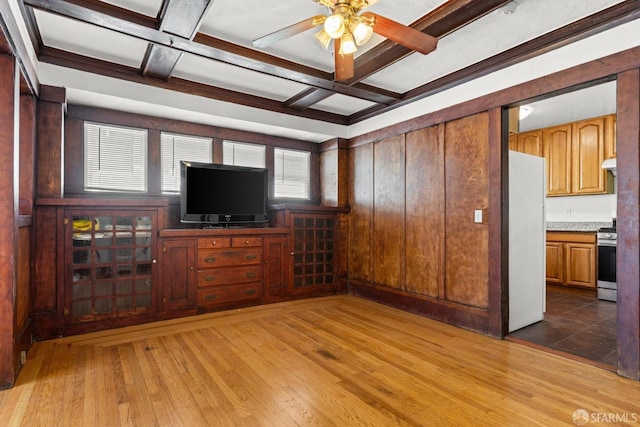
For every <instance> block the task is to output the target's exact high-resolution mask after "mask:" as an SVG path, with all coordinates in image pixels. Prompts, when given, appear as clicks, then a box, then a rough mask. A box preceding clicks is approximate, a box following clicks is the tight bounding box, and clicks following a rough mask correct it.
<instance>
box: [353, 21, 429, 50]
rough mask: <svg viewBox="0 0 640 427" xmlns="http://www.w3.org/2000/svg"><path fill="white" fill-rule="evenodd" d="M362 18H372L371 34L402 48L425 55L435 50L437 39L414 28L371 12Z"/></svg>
mask: <svg viewBox="0 0 640 427" xmlns="http://www.w3.org/2000/svg"><path fill="white" fill-rule="evenodd" d="M362 16H366V17H368V18H373V19H374V20H375V21H374V24H373V32H374V33H376V34H380V35H381V36H383V37H386V38H388V39H389V40H392V41H394V42H396V43H398V44H400V45H402V46H405V47H408V48H409V49H412V50H415V51H416V52H420V53H422V54H424V55H426V54H427V53H429V52H432V51H434V50H435V49H436V46H437V44H438V39H437V38H435V37H433V36H430V35H429V34H425V33H423V32H421V31H418V30H416V29H414V28H411V27H407V26H406V25H403V24H401V23H399V22H396V21H393V20H391V19H389V18H385V17H384V16H381V15H377V14H375V13H371V12H365V13H363V14H362Z"/></svg>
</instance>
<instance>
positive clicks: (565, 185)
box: [509, 114, 616, 196]
mask: <svg viewBox="0 0 640 427" xmlns="http://www.w3.org/2000/svg"><path fill="white" fill-rule="evenodd" d="M615 132H616V116H615V114H611V115H608V116H602V117H596V118H593V119H587V120H581V121H578V122H573V123H567V124H562V125H558V126H551V127H548V128H544V129H539V130H533V131H527V132H521V133H518V134H511V135H509V149H510V150H514V151H519V152H521V153H527V154H533V155H537V156H544V158H545V163H546V177H547V196H571V195H582V194H607V193H611V192H613V180H612V179H610V177H609V174H608V173H607V171H606V170H604V169H602V162H603V161H604V160H605V159H609V158H614V157H616V135H615Z"/></svg>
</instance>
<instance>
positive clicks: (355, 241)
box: [348, 113, 500, 333]
mask: <svg viewBox="0 0 640 427" xmlns="http://www.w3.org/2000/svg"><path fill="white" fill-rule="evenodd" d="M488 155H489V115H488V114H487V113H480V114H476V115H473V116H469V117H465V118H462V119H459V120H454V121H450V122H447V123H443V124H440V125H436V126H432V127H428V128H424V129H420V130H416V131H413V132H410V133H407V134H404V133H403V134H399V135H396V136H392V137H387V138H384V139H382V140H380V141H377V142H375V143H371V144H365V145H361V146H357V147H354V148H352V149H351V150H350V157H351V160H350V162H349V165H350V170H349V179H348V181H349V187H350V188H349V195H350V206H351V213H350V215H349V242H348V245H349V279H350V285H351V291H352V293H354V294H357V295H361V296H366V297H371V298H374V299H380V300H384V301H385V302H387V303H391V304H394V305H400V306H403V307H405V308H406V307H407V306H408V305H409V306H410V308H411V309H412V310H413V311H418V312H421V313H423V314H426V315H429V316H432V317H435V318H440V319H443V320H444V319H447V320H448V321H450V322H452V323H456V324H459V325H460V326H464V327H469V328H472V329H475V330H479V331H481V332H483V333H487V332H488V330H487V328H488V320H487V319H488V314H487V308H488V300H489V281H488V265H489V259H488V254H489V237H488V227H487V224H488V222H487V219H488V215H489V210H488V207H489V184H488V176H489V173H488V166H489V164H488ZM475 210H480V211H481V212H482V213H483V220H482V221H481V222H480V223H475V222H474V211H475ZM496 215H498V216H499V215H500V212H496Z"/></svg>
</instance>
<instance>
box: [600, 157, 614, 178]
mask: <svg viewBox="0 0 640 427" xmlns="http://www.w3.org/2000/svg"><path fill="white" fill-rule="evenodd" d="M602 169H607V170H610V171H611V173H612V174H613V175H614V176H615V175H616V173H617V169H616V159H607V160H605V161H604V162H602Z"/></svg>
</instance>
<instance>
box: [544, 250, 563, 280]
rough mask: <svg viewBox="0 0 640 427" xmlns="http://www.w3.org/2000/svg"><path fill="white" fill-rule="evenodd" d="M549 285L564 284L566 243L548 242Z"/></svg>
mask: <svg viewBox="0 0 640 427" xmlns="http://www.w3.org/2000/svg"><path fill="white" fill-rule="evenodd" d="M546 260H547V283H556V284H559V285H561V284H563V283H564V274H563V272H564V243H562V242H550V241H549V240H547V249H546Z"/></svg>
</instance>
